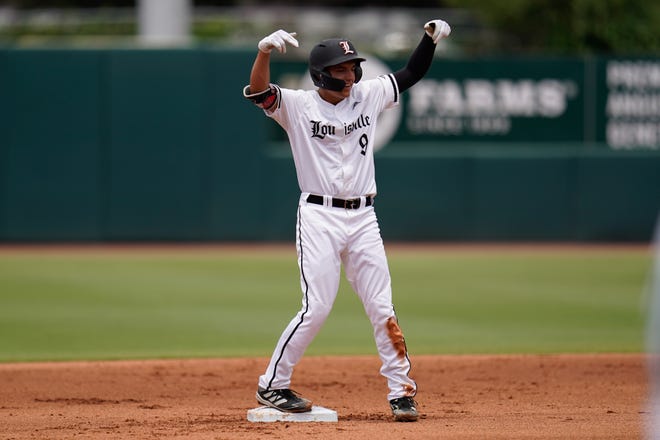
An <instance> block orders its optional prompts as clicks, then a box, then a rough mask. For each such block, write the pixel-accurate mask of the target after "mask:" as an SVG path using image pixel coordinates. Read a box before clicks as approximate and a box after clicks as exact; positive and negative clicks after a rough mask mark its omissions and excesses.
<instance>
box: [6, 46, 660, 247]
mask: <svg viewBox="0 0 660 440" xmlns="http://www.w3.org/2000/svg"><path fill="white" fill-rule="evenodd" d="M253 56H254V54H253V52H252V51H248V52H244V51H230V50H220V49H208V48H198V49H180V50H144V49H142V50H137V49H136V50H119V49H113V50H70V49H35V50H18V49H5V50H0V176H1V179H0V241H3V242H25V241H102V242H105V241H127V240H149V241H154V240H176V241H205V240H285V241H290V240H293V238H294V222H295V209H296V203H297V198H298V189H297V182H296V178H295V170H294V168H293V163H292V160H291V155H290V152H289V150H288V147H287V144H286V139H285V138H284V136H283V134H282V131H281V130H280V129H279V127H277V126H276V124H275V123H274V122H272V121H270V120H268V119H267V118H265V117H263V115H261V114H260V111H259V110H258V109H257V108H255V107H254V106H252V105H251V104H250V103H249V102H247V101H246V100H244V98H243V97H242V95H241V89H242V87H243V85H244V84H245V83H246V81H247V80H248V76H249V71H250V67H251V63H252V60H253ZM276 60H277V61H276V62H275V63H274V65H273V79H274V80H276V81H278V82H280V83H282V84H284V85H288V86H292V87H298V86H301V87H304V86H306V81H307V80H306V76H307V75H306V72H305V70H306V68H305V64H304V63H302V62H300V61H297V60H294V59H292V58H287V57H279V58H276ZM370 61H371V64H370V62H367V63H365V76H367V77H368V76H373V75H375V74H378V73H380V69H378V68H377V67H378V63H376V62H375V60H373V58H370ZM404 61H405V60H387V62H386V64H387V66H385V67H384V68H385V69H389V68H391V69H396V68H398V67H399V66H401V65H402V64H403V62H404ZM374 66H375V67H374ZM346 122H347V123H348V124H350V123H351V122H352V121H346ZM380 126H381V127H382V128H383V130H382V131H383V136H382V138H381V139H378V142H377V143H378V146H377V148H378V151H376V153H375V154H376V167H377V175H378V176H377V177H378V179H377V180H378V189H379V196H378V198H377V202H376V203H377V205H376V206H377V209H378V212H379V218H380V221H381V227H382V232H383V236H384V237H385V239H386V240H512V241H516V240H540V241H566V240H571V241H572V240H577V241H646V240H648V239H650V236H651V233H652V230H653V225H654V223H655V221H656V218H657V215H658V211H659V209H660V60H658V59H602V58H599V59H595V58H594V59H566V58H562V59H546V58H534V59H530V58H527V59H502V58H499V59H479V60H442V59H438V60H436V62H435V63H434V65H433V66H432V69H431V71H430V72H429V75H428V76H427V77H426V79H425V80H424V81H423V82H422V83H420V84H418V85H417V86H415V87H414V88H413V89H411V90H410V91H408V92H406V93H404V94H403V101H402V103H401V105H400V106H399V108H398V109H396V110H395V111H388V113H387V115H386V116H383V118H382V120H381V125H380Z"/></svg>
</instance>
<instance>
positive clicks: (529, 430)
mask: <svg viewBox="0 0 660 440" xmlns="http://www.w3.org/2000/svg"><path fill="white" fill-rule="evenodd" d="M412 361H413V371H412V376H413V377H414V378H415V379H416V380H417V382H418V384H419V393H418V395H417V400H418V402H419V405H420V412H421V414H422V417H421V420H420V421H419V422H417V423H395V422H392V421H391V415H390V411H389V408H388V406H387V401H386V398H385V396H386V392H387V390H386V384H385V380H384V379H383V378H382V377H381V376H380V375H379V374H378V369H379V367H380V363H379V361H378V359H377V358H376V357H370V356H364V357H306V358H303V360H302V361H301V363H300V364H299V366H298V368H297V370H296V373H295V375H294V389H296V390H298V391H300V392H301V393H303V394H304V395H305V396H306V397H309V398H311V399H313V400H314V403H315V404H317V405H322V406H325V407H329V408H332V409H335V410H336V411H337V412H338V416H339V422H338V423H282V422H277V423H251V422H248V421H247V417H246V414H247V410H248V409H251V408H254V407H256V406H257V404H256V402H255V400H254V392H255V387H256V379H257V377H258V375H259V374H261V372H262V370H263V369H264V368H265V366H266V362H267V359H262V358H255V359H209V360H165V361H113V362H74V363H34V364H32V363H24V364H0V433H1V434H2V435H1V436H0V437H1V438H3V439H28V438H29V439H72V438H76V439H78V438H95V439H104V438H107V439H110V438H112V439H116V438H186V439H260V438H274V439H297V438H319V439H324V440H326V439H329V440H332V439H388V438H396V439H411V440H412V439H414V440H418V439H438V438H442V439H485V438H489V439H492V438H501V439H512V438H539V439H541V438H542V439H549V438H571V439H579V438H585V439H586V438H590V439H593V438H599V439H610V438H611V439H624V438H630V439H636V438H641V437H642V432H643V420H644V417H645V412H644V406H645V398H646V389H647V377H646V371H645V365H644V356H642V355H635V354H629V355H615V354H606V355H593V356H592V355H542V356H537V355H521V356H418V357H413V359H412Z"/></svg>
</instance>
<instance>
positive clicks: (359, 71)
mask: <svg viewBox="0 0 660 440" xmlns="http://www.w3.org/2000/svg"><path fill="white" fill-rule="evenodd" d="M361 79H362V66H360V63H355V82H358V81H360V80H361Z"/></svg>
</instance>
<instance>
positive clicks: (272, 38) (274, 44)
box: [258, 29, 298, 53]
mask: <svg viewBox="0 0 660 440" xmlns="http://www.w3.org/2000/svg"><path fill="white" fill-rule="evenodd" d="M296 35H297V34H296V33H295V32H291V33H289V32H287V31H284V30H282V29H280V30H277V31H275V32H273V33H272V34H270V35H269V36H267V37H265V38H263V39H262V40H261V41H260V42H259V45H258V47H259V50H260V51H262V52H265V53H270V51H271V50H273V49H277V50H278V52H281V53H285V52H286V45H287V43H288V44H290V45H291V46H293V47H298V40H296V39H295V38H294V37H295V36H296Z"/></svg>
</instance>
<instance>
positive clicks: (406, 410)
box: [390, 397, 419, 422]
mask: <svg viewBox="0 0 660 440" xmlns="http://www.w3.org/2000/svg"><path fill="white" fill-rule="evenodd" d="M390 407H391V408H392V414H394V420H396V421H397V422H416V421H417V419H418V418H419V414H418V413H417V402H415V400H414V399H413V398H412V397H399V398H398V399H392V400H390Z"/></svg>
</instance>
